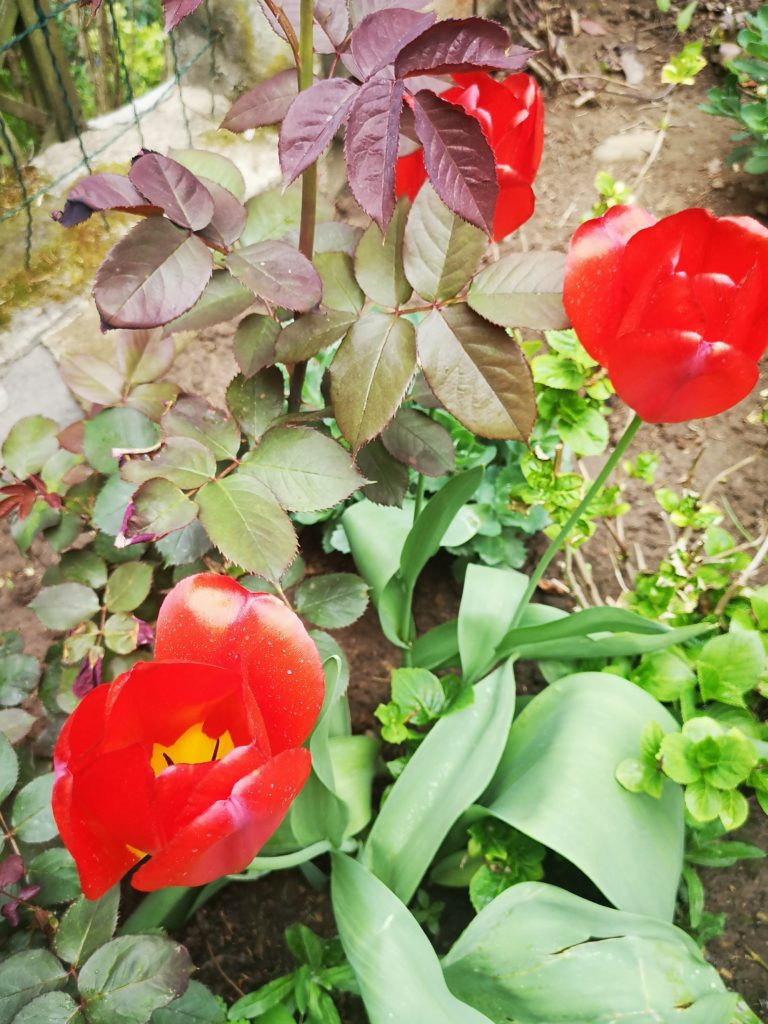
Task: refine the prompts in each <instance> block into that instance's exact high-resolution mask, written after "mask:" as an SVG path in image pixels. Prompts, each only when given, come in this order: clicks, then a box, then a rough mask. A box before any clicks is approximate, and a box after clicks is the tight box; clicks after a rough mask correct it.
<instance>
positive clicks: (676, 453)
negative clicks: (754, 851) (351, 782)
mask: <svg viewBox="0 0 768 1024" xmlns="http://www.w3.org/2000/svg"><path fill="white" fill-rule="evenodd" d="M510 6H513V3H512V0H510ZM514 6H515V7H516V9H519V10H522V8H523V6H524V5H523V3H522V2H520V3H519V4H516V5H514ZM749 6H752V7H754V8H756V5H755V4H751V5H749ZM578 8H579V13H580V14H581V16H582V17H587V18H591V19H593V20H595V21H598V22H599V23H600V24H601V25H602V26H603V28H604V29H605V32H606V34H605V35H603V36H591V35H587V34H585V33H582V34H581V35H579V36H578V37H577V38H573V37H571V36H570V34H569V30H568V25H569V14H568V9H567V8H566V6H565V5H562V4H553V5H550V7H549V14H548V20H549V23H550V27H552V28H553V29H554V30H555V32H556V33H560V34H562V36H563V42H564V46H565V50H566V53H567V67H566V71H567V73H568V74H570V75H577V74H582V75H598V76H600V75H606V71H605V67H606V66H607V67H609V68H610V67H611V66H612V65H613V64H615V61H616V59H617V52H618V50H620V49H621V48H622V47H627V46H632V45H634V46H636V48H637V52H636V56H637V58H638V59H639V60H640V62H641V63H642V64H643V65H644V67H645V70H646V75H645V78H644V80H643V81H642V82H641V83H640V84H639V85H638V87H637V89H636V90H635V91H632V90H627V89H622V88H621V87H620V86H618V85H615V84H609V83H608V82H605V81H602V80H600V79H599V78H593V79H586V78H585V79H583V80H582V83H581V84H582V85H583V86H585V87H589V88H591V89H592V90H593V91H594V93H595V95H594V97H593V98H592V99H591V100H590V101H589V102H587V103H584V104H583V105H581V102H580V94H579V93H578V92H577V91H576V84H575V80H574V79H569V80H568V82H567V83H564V84H563V85H561V86H560V87H559V88H558V90H557V91H556V92H554V93H553V92H552V90H550V94H549V96H548V99H547V127H546V145H545V155H544V160H543V163H542V168H541V172H540V174H539V177H538V179H537V184H536V192H537V196H538V203H537V210H536V214H535V216H534V217H533V218H532V220H531V221H529V223H528V224H526V225H525V226H524V228H523V229H522V230H521V231H520V232H519V234H518V235H517V236H516V238H515V239H514V241H513V243H512V245H513V246H515V247H517V248H522V249H529V248H530V249H541V248H557V249H563V248H564V247H565V245H566V244H567V240H568V237H569V236H570V234H571V233H572V231H573V230H574V229H575V227H576V226H577V225H578V223H579V220H580V217H581V216H582V215H583V214H585V213H587V212H588V211H589V209H590V207H591V205H592V203H593V202H594V200H595V198H596V197H595V193H594V188H593V181H594V176H595V174H596V172H597V171H598V170H601V169H606V170H610V171H611V172H612V173H613V174H614V176H615V177H616V178H623V179H624V180H625V181H626V182H628V183H631V184H632V185H633V191H634V193H635V195H636V196H637V198H638V201H640V202H642V203H643V205H645V206H647V207H648V208H649V209H652V210H654V211H655V212H656V213H658V214H665V213H669V212H673V211H674V210H677V209H680V208H682V207H684V206H691V205H703V206H707V207H709V208H711V209H712V210H714V211H715V212H716V213H718V214H726V213H729V214H750V215H752V216H763V217H764V216H765V215H766V213H768V204H766V193H765V191H764V190H762V189H761V186H760V183H759V182H758V181H757V180H756V179H753V178H750V177H749V176H747V175H744V174H740V173H738V172H737V171H735V170H733V169H730V168H728V167H726V166H724V164H723V160H724V157H725V155H726V153H727V152H728V150H729V149H730V145H731V144H730V141H729V136H730V134H731V131H732V129H731V125H730V123H728V122H726V121H721V120H719V119H715V118H711V117H709V116H707V115H705V114H703V113H701V112H700V111H699V110H698V109H697V106H698V104H699V103H701V102H703V101H704V99H705V94H706V90H707V89H708V88H709V87H711V86H712V85H713V84H714V83H715V81H716V80H717V73H716V71H715V70H713V69H712V68H711V67H710V68H707V69H706V70H705V71H704V72H703V73H702V74H701V75H700V76H699V77H698V78H697V80H696V84H695V85H694V86H693V87H679V88H677V89H676V90H675V91H674V92H673V93H672V94H671V95H669V96H666V97H665V98H663V99H661V100H659V99H653V97H657V96H658V94H659V93H660V92H661V91H662V86H661V85H660V84H659V70H660V67H661V65H662V64H663V63H664V62H665V60H666V59H667V58H668V56H669V55H670V54H672V53H674V52H676V51H677V50H679V49H680V46H681V45H682V41H681V40H680V39H679V38H678V37H676V35H675V33H674V31H673V27H672V18H671V17H669V16H668V17H666V18H665V17H664V16H661V15H659V14H658V12H657V10H656V6H655V3H654V0H637V2H629V3H626V2H623V0H604V2H602V3H598V2H596V0H589V2H587V0H585V2H583V3H582V4H580V5H578ZM700 8H703V9H705V13H704V14H702V13H701V11H700V12H699V14H697V16H696V18H699V19H701V20H700V21H696V20H694V30H693V33H691V37H695V35H696V34H697V33H698V35H699V36H700V37H703V36H704V35H705V34H707V33H708V32H709V31H710V29H711V27H712V26H713V24H714V23H715V22H716V21H717V19H718V17H719V15H720V13H721V9H720V8H719V7H718V5H717V4H716V3H709V4H704V5H700ZM542 60H544V61H545V63H546V60H547V55H546V53H545V54H544V56H543V57H542ZM560 70H561V71H562V70H563V66H562V65H561V66H560ZM608 77H610V78H612V79H613V80H614V81H616V80H618V79H620V78H621V76H620V75H615V74H612V73H608ZM649 97H650V98H649ZM665 117H666V120H667V122H668V125H669V128H668V131H667V132H666V135H665V138H664V140H663V144H662V145H661V148H660V150H659V152H658V155H657V157H656V159H655V160H654V161H653V162H652V163H650V164H647V162H646V158H647V154H641V155H639V156H635V157H634V158H629V159H627V160H625V161H621V162H616V163H614V164H606V163H604V162H603V163H601V162H600V161H599V160H598V159H597V157H596V156H595V153H594V150H595V148H596V147H597V146H598V145H599V144H600V143H602V142H603V141H604V140H605V139H606V138H607V137H608V136H611V135H614V134H622V135H624V136H631V135H632V134H633V133H635V132H637V131H640V130H655V131H657V130H658V129H659V126H660V124H661V122H662V119H663V118H665ZM231 335H232V329H231V327H226V328H219V329H215V330H212V331H208V332H205V333H204V334H203V335H202V336H201V337H200V338H199V339H198V340H197V341H196V342H193V343H192V344H191V345H190V346H189V347H188V348H187V349H186V351H185V352H184V353H183V354H182V356H181V357H180V359H179V361H178V368H177V372H176V374H175V376H176V379H177V380H178V382H179V383H180V384H182V385H183V386H184V387H186V388H188V389H189V390H191V391H197V392H198V393H202V394H205V395H207V396H208V397H209V398H210V399H211V400H213V401H216V402H218V403H219V404H222V403H223V395H224V390H225V388H226V385H227V383H228V382H229V380H230V379H231V378H232V376H233V375H234V373H235V371H236V368H235V364H234V361H233V358H232V354H231V344H230V339H231ZM762 386H763V387H765V386H766V385H765V381H764V380H763V384H762ZM759 405H760V398H759V395H758V391H756V392H754V393H753V396H752V397H751V398H749V399H747V400H745V402H743V403H742V404H741V405H740V406H738V407H736V408H735V409H733V410H731V411H730V412H728V413H726V414H725V415H723V416H720V417H717V418H716V419H711V420H706V421H702V422H698V423H694V424H690V425H688V424H681V425H679V426H664V427H650V426H646V427H644V428H643V430H642V431H641V433H640V435H639V436H638V438H637V439H636V444H635V446H634V450H635V451H639V450H644V449H653V450H654V451H656V452H657V453H658V454H659V455H660V456H661V468H660V471H659V474H658V480H659V481H660V482H662V483H663V484H664V485H666V486H671V487H681V486H683V485H686V484H691V485H693V486H695V487H697V488H698V489H700V490H701V489H704V488H705V487H707V486H708V485H709V484H710V483H712V482H713V481H715V480H716V478H717V477H718V475H719V474H721V473H722V472H723V471H724V470H726V469H728V468H729V467H731V466H733V465H734V464H735V463H737V462H738V461H740V460H741V459H743V458H744V457H745V456H747V455H754V456H755V459H754V461H753V462H752V463H751V464H750V465H749V466H748V467H745V468H744V469H742V470H741V471H740V473H738V474H737V475H734V476H732V477H731V478H730V479H729V480H728V481H727V483H725V484H719V485H715V487H714V489H713V493H712V498H713V499H714V500H717V497H718V495H719V494H721V493H726V494H727V495H728V498H729V500H730V503H731V505H732V506H733V508H734V510H735V512H736V514H737V516H738V517H739V518H740V520H741V521H742V523H743V524H744V526H745V527H746V528H747V529H748V530H751V531H757V530H759V529H760V528H761V524H763V523H764V522H765V495H766V493H768V488H767V487H766V484H768V469H767V468H766V466H767V465H768V464H767V462H766V459H765V449H766V441H767V439H768V435H767V434H766V431H765V429H764V428H763V427H761V426H757V425H754V424H750V423H747V421H746V417H747V414H748V413H750V412H752V411H754V410H755V409H757V408H758V407H759ZM623 418H624V412H623V411H622V410H617V411H616V414H615V417H614V423H613V427H614V433H615V434H616V435H618V433H619V432H620V430H621V427H622V425H623ZM692 467H693V473H692ZM632 497H633V508H632V512H631V513H630V515H629V516H628V517H627V522H626V524H625V535H626V539H627V543H628V544H629V545H630V546H632V545H633V544H634V543H635V542H637V543H638V544H639V545H640V546H641V547H642V549H643V551H644V553H645V558H646V561H647V562H648V564H649V565H652V564H653V560H654V559H655V558H658V557H659V555H660V554H661V553H663V551H664V549H665V547H666V543H667V539H666V538H667V534H666V528H665V526H664V523H663V520H662V519H661V517H660V516H659V514H658V509H657V506H656V504H655V502H654V500H653V497H652V494H651V493H650V492H649V491H648V489H646V488H643V487H635V488H633V490H632ZM611 548H612V542H611V541H610V539H609V538H608V536H607V535H606V534H605V532H601V533H599V535H598V536H597V537H596V538H595V540H594V541H593V542H592V543H591V545H590V546H589V547H588V548H587V549H585V552H586V555H587V557H588V559H589V560H590V561H591V562H592V563H593V566H594V574H595V580H596V583H597V586H598V588H599V590H600V591H601V594H602V596H603V597H605V598H608V599H615V598H617V597H618V595H619V591H620V588H619V584H618V582H617V580H616V577H615V575H614V573H613V569H612V567H611V559H610V557H609V551H610V550H611ZM35 553H36V554H38V552H35ZM29 564H30V563H28V562H27V561H26V560H25V559H23V558H22V557H21V556H19V555H18V554H17V552H16V550H15V547H14V545H13V543H12V542H11V541H10V539H9V538H8V537H7V534H6V533H5V532H0V583H2V587H0V622H1V623H2V628H3V629H8V628H20V629H21V630H22V631H23V632H24V634H25V636H26V637H27V647H28V649H29V650H30V651H31V652H32V653H35V654H38V655H39V654H42V652H43V651H44V649H45V646H46V644H47V642H48V637H47V635H46V634H45V633H44V632H43V631H41V630H40V627H39V624H38V623H37V620H36V619H35V617H34V616H33V615H32V613H31V612H29V611H27V609H26V608H25V607H24V605H25V603H26V602H27V601H28V600H29V599H31V597H32V596H33V594H34V592H35V591H36V589H37V586H39V580H40V576H41V573H42V568H40V562H39V561H38V560H35V561H34V562H33V563H32V567H33V574H32V575H29V574H28V570H27V568H26V567H27V566H28V565H29ZM344 564H345V563H344V560H343V559H342V560H340V559H339V557H337V556H330V557H326V556H322V555H321V554H320V552H319V551H317V550H315V551H314V553H313V554H312V561H311V565H312V569H313V571H321V570H324V569H327V568H330V567H332V568H336V569H338V568H340V567H342V566H343V565H344ZM553 571H554V572H556V571H557V567H554V568H553ZM456 601H457V588H456V585H455V583H454V581H453V579H452V577H451V576H450V571H449V568H448V565H447V563H446V562H443V561H439V560H438V561H437V562H436V563H435V565H434V566H433V567H432V568H431V569H430V570H429V571H428V574H427V575H426V578H425V581H424V583H423V585H422V586H421V588H420V593H419V600H418V605H417V616H418V618H419V620H420V621H419V624H420V627H421V628H428V627H429V626H431V625H434V624H436V623H437V622H440V621H444V620H445V619H446V618H449V617H450V616H451V615H453V614H455V609H456ZM338 639H339V642H340V643H341V644H342V646H343V647H344V649H345V651H346V653H347V656H348V658H349V660H350V667H351V684H350V699H351V704H352V711H353V720H354V725H355V728H356V730H358V731H372V730H375V728H376V725H375V720H374V718H373V710H374V708H375V707H376V705H377V704H378V703H379V702H381V701H384V700H386V699H387V697H388V680H389V673H390V671H391V669H392V668H393V667H395V666H396V665H397V664H398V663H399V662H398V655H397V652H396V651H395V649H394V648H392V647H391V646H390V645H389V644H388V643H387V642H386V641H385V640H384V639H383V637H382V636H381V633H380V630H379V628H378V623H377V621H376V616H375V614H374V613H373V612H372V611H371V610H369V611H368V612H367V613H366V615H365V616H364V617H363V618H362V619H361V620H360V622H358V623H357V624H355V625H354V626H353V627H351V628H350V629H348V630H346V631H342V632H340V633H339V634H338ZM739 837H740V838H744V839H745V840H747V841H751V842H754V843H756V844H758V845H760V846H762V847H763V848H764V849H768V819H766V818H765V817H764V816H762V815H760V814H759V812H757V813H756V814H755V815H753V819H752V820H750V822H749V823H748V824H747V826H745V828H744V830H743V831H742V833H741V835H740V836H739ZM703 874H704V878H705V884H706V887H707V909H709V910H711V911H713V912H720V911H725V912H726V913H727V914H728V924H727V931H726V934H725V935H724V936H723V937H722V938H721V939H718V940H715V941H713V942H712V943H711V945H710V948H709V955H710V956H711V958H712V960H713V962H714V963H715V964H716V965H717V967H718V968H719V969H720V971H721V973H722V974H723V976H724V978H725V979H726V981H727V983H728V984H729V986H731V987H732V988H734V989H738V990H739V991H741V992H742V993H743V995H744V996H745V997H746V998H747V999H748V1001H749V1002H750V1004H751V1005H752V1006H753V1008H754V1009H755V1010H756V1011H757V1012H758V1013H761V1014H768V968H766V963H768V944H767V943H766V935H767V933H768V916H767V915H766V913H765V909H764V908H765V907H766V892H767V891H768V870H766V867H765V862H762V863H758V862H750V863H747V864H743V865H737V866H735V867H733V868H730V869H727V870H720V871H706V872H704V873H703ZM296 921H302V922H304V923H305V924H308V925H309V926H310V927H312V928H314V929H315V930H317V931H318V932H319V933H320V934H322V935H331V934H332V933H333V919H332V914H331V912H330V906H329V901H328V897H327V894H326V893H324V892H317V891H315V890H314V889H312V888H311V886H309V884H308V883H307V882H306V881H305V880H304V879H303V877H302V876H301V874H300V873H299V872H298V871H292V872H286V873H281V874H278V875H275V876H272V877H269V878H266V879H263V880H261V881H259V882H257V883H254V884H252V885H249V886H248V887H244V886H240V885H231V886H230V887H228V888H227V889H225V890H224V891H223V892H222V893H220V894H219V895H218V896H217V897H216V899H214V900H213V901H212V902H211V903H210V904H209V905H208V906H206V907H205V908H203V910H202V911H201V912H200V913H199V914H198V915H197V917H196V919H195V921H194V922H193V923H192V924H191V925H190V927H189V928H188V929H187V930H186V931H185V933H184V936H183V938H184V940H185V941H186V942H187V944H188V945H189V947H190V949H191V951H192V954H193V959H194V961H195V963H196V964H198V965H199V968H200V973H199V977H200V978H201V980H203V981H205V982H206V983H207V984H209V985H211V986H212V987H213V988H214V989H215V990H216V991H218V992H220V993H221V994H222V995H224V996H226V997H227V998H228V999H233V998H236V997H237V995H238V994H239V993H240V992H244V991H248V990H249V989H250V988H253V987H254V986H258V985H260V984H263V983H264V982H265V981H267V980H269V979H270V978H273V977H275V976H277V975H279V974H281V973H284V972H286V971H288V970H291V969H292V967H293V961H292V960H291V958H290V955H289V954H288V952H287V950H286V948H285V946H284V944H283V942H282V933H283V931H284V929H285V928H286V927H287V926H288V925H289V924H292V923H294V922H296ZM758 958H759V959H758ZM342 1015H343V1019H344V1021H345V1022H346V1024H359V1022H361V1021H364V1019H365V1018H364V1016H361V1011H360V1010H359V1009H357V1008H356V1007H355V1004H354V1001H353V1000H350V1001H348V1002H347V1003H345V1005H344V1007H343V1008H342Z"/></svg>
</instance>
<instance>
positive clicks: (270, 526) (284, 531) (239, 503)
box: [197, 471, 297, 583]
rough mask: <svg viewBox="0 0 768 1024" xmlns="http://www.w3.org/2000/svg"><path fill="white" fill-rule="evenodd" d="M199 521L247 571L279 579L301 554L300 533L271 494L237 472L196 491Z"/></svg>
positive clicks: (212, 537)
mask: <svg viewBox="0 0 768 1024" xmlns="http://www.w3.org/2000/svg"><path fill="white" fill-rule="evenodd" d="M197 500H198V504H199V506H200V521H201V522H202V524H203V526H204V527H205V529H206V531H207V533H208V536H209V537H210V538H211V540H212V541H213V543H214V544H215V545H216V547H217V548H218V549H219V551H221V553H222V554H223V555H224V556H225V558H228V559H229V560H230V561H231V562H234V564H235V565H239V566H242V568H243V569H245V570H246V571H247V572H251V573H254V574H255V575H256V576H263V577H264V578H265V579H268V580H270V581H271V582H272V583H276V582H278V581H279V580H280V578H281V576H282V575H283V573H284V572H285V570H286V568H287V567H288V565H290V563H291V562H292V561H293V559H294V557H295V555H296V546H297V538H296V534H295V532H294V529H293V526H292V525H291V521H290V519H289V518H288V516H287V515H286V514H285V512H283V510H282V509H281V508H280V506H279V505H278V504H277V502H276V501H275V499H274V498H273V496H272V494H271V493H270V492H269V491H268V490H267V489H266V488H265V487H264V486H263V485H262V484H260V483H259V482H258V481H257V480H255V479H254V478H253V477H251V476H249V475H248V474H247V473H243V472H240V471H238V472H235V473H232V474H231V475H230V476H227V477H225V478H224V479H223V480H217V481H214V482H212V483H210V484H206V485H205V487H203V489H202V490H201V491H200V492H199V494H198V496H197Z"/></svg>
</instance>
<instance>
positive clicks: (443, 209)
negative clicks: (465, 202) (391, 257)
mask: <svg viewBox="0 0 768 1024" xmlns="http://www.w3.org/2000/svg"><path fill="white" fill-rule="evenodd" d="M487 244H488V242H487V239H486V236H485V234H484V233H483V232H482V231H480V230H479V229H478V228H476V227H473V226H472V225H471V224H467V222H466V221H465V220H461V218H459V217H457V216H456V215H455V214H453V213H452V212H451V211H450V210H449V209H448V207H447V206H446V205H445V203H443V202H441V200H440V199H439V198H438V196H437V194H436V192H435V191H434V189H433V188H431V187H430V185H429V184H425V185H423V186H422V188H421V189H420V190H419V194H418V195H417V196H416V199H415V201H414V204H413V207H412V208H411V212H410V213H409V215H408V221H407V223H406V226H405V234H404V240H403V262H404V266H405V273H406V275H407V277H408V280H409V281H410V282H411V284H412V285H413V287H414V288H415V290H416V291H417V292H418V293H419V295H420V296H421V297H422V298H423V299H426V300H427V301H428V302H435V301H438V302H441V301H443V300H444V299H450V298H452V297H453V296H454V295H456V294H458V292H460V291H461V289H462V288H463V287H464V285H465V284H466V283H467V281H469V279H470V277H471V276H472V274H473V273H474V270H475V267H476V266H477V264H478V262H479V261H480V258H481V256H482V255H483V253H484V252H485V250H486V247H487Z"/></svg>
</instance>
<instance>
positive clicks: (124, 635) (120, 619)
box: [104, 612, 139, 654]
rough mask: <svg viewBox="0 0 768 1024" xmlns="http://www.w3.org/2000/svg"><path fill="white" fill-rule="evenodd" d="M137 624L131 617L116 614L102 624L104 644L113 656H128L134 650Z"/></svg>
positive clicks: (137, 635) (137, 634)
mask: <svg viewBox="0 0 768 1024" xmlns="http://www.w3.org/2000/svg"><path fill="white" fill-rule="evenodd" d="M138 639H139V623H138V620H137V619H135V618H134V617H133V616H132V615H126V614H125V613H124V612H116V613H115V614H114V615H110V616H108V618H107V620H106V622H105V623H104V643H105V644H106V646H107V648H108V649H109V650H110V651H114V653H115V654H130V653H131V652H132V651H135V650H136V647H137V643H138Z"/></svg>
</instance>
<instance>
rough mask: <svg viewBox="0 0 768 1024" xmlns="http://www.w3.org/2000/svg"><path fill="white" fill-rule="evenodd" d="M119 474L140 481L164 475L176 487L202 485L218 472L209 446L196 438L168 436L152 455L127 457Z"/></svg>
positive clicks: (133, 480) (132, 481) (134, 481)
mask: <svg viewBox="0 0 768 1024" xmlns="http://www.w3.org/2000/svg"><path fill="white" fill-rule="evenodd" d="M120 474H121V476H122V478H123V479H124V480H128V481H130V482H131V483H137V484H138V483H143V482H144V481H146V480H154V479H156V478H158V477H162V478H163V479H164V480H169V481H170V482H171V483H172V484H175V485H176V486H177V487H183V488H192V487H200V485H201V484H204V483H205V482H206V481H207V480H210V479H211V477H214V476H215V475H216V460H215V458H214V457H213V453H212V452H211V450H210V448H207V447H206V446H205V445H204V444H202V443H201V442H200V441H195V440H194V438H191V437H169V438H167V440H166V441H165V443H164V444H163V447H162V448H161V449H160V450H159V451H158V452H156V453H155V454H153V455H152V456H151V457H150V458H141V457H140V456H135V457H133V458H130V457H129V458H127V459H126V460H125V461H124V462H123V465H122V466H121V469H120Z"/></svg>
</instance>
